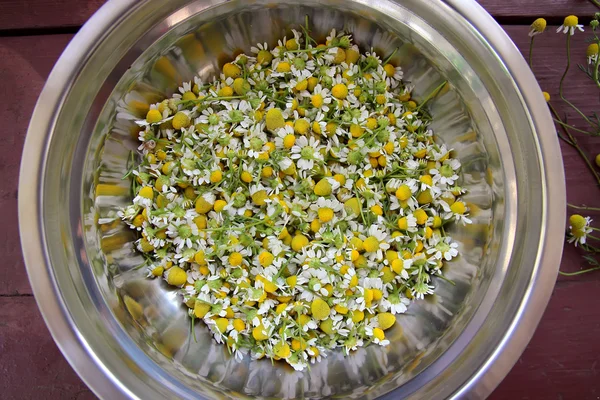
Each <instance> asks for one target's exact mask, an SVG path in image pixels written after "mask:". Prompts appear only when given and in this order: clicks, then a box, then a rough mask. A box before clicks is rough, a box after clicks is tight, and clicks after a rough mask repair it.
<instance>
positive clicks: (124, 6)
mask: <svg viewBox="0 0 600 400" xmlns="http://www.w3.org/2000/svg"><path fill="white" fill-rule="evenodd" d="M440 1H442V2H443V3H445V4H446V5H447V6H449V7H450V8H452V9H453V10H455V11H456V12H457V14H459V15H460V16H462V18H464V19H465V20H466V21H467V22H468V23H470V24H471V25H472V26H473V27H474V28H475V29H476V30H477V31H478V32H479V33H480V35H481V36H482V37H483V38H484V39H485V41H487V42H488V43H489V44H490V45H491V46H492V47H493V49H494V51H495V52H496V53H497V54H498V55H499V57H500V58H501V60H502V61H503V62H504V65H505V67H506V69H507V70H508V71H509V72H510V74H511V76H512V77H513V79H514V81H515V84H516V86H517V89H518V90H519V92H520V93H521V94H522V97H523V99H522V100H523V104H524V105H525V106H526V111H529V117H530V121H531V123H532V125H533V126H534V128H535V131H536V132H542V133H543V132H552V131H553V129H554V125H553V123H552V119H551V117H550V114H549V111H548V109H547V106H546V103H545V101H544V99H543V95H542V92H541V90H540V88H539V85H538V84H537V81H536V80H535V77H534V75H533V73H532V72H531V70H530V69H529V67H528V66H527V64H526V62H525V60H524V59H523V57H522V56H521V54H520V51H519V50H518V48H517V47H516V46H515V44H514V43H513V42H512V41H511V39H510V38H509V37H508V35H507V34H506V32H505V31H504V30H503V29H502V28H501V27H500V25H498V23H496V21H495V20H494V19H493V18H492V17H491V16H490V15H489V14H488V13H487V12H486V11H485V10H484V9H483V8H482V7H481V6H480V5H479V4H478V3H477V2H476V1H475V0H440ZM136 6H139V2H138V1H137V0H120V1H116V0H113V1H108V2H107V3H105V4H104V5H103V6H102V7H101V8H100V9H99V10H98V11H97V12H96V13H95V14H94V15H93V16H92V17H91V18H90V20H89V21H88V22H87V23H86V24H85V25H84V26H83V27H82V28H81V30H80V31H79V32H78V33H77V35H76V36H75V37H74V38H73V39H72V41H71V42H70V43H69V45H68V46H67V48H66V49H65V51H64V52H63V54H62V55H61V57H60V58H59V60H58V61H57V63H56V65H55V66H54V68H53V70H52V72H51V74H50V75H49V77H48V80H47V81H46V84H45V85H44V88H43V90H42V92H41V94H40V97H39V99H38V102H37V104H36V107H35V110H34V112H33V115H32V118H31V122H30V124H29V128H28V131H27V136H26V140H25V145H24V151H23V154H27V155H28V157H27V160H25V159H23V161H22V162H21V168H20V176H19V198H18V204H19V231H20V238H21V244H22V252H23V256H24V259H25V264H26V268H27V273H28V276H29V282H30V284H31V286H32V289H33V292H34V294H35V298H36V302H37V304H38V307H39V309H40V311H41V313H42V316H43V318H44V321H45V323H46V326H47V327H48V329H49V330H50V333H51V334H52V336H53V338H54V340H55V342H56V344H57V345H58V347H59V348H60V350H61V352H62V353H63V355H64V356H65V358H66V359H67V361H68V362H69V363H70V364H71V366H72V367H73V369H74V370H75V371H76V372H77V373H78V375H79V376H80V377H81V379H82V380H83V381H84V382H85V383H86V384H87V385H88V386H89V387H90V388H91V389H92V390H93V392H94V393H95V394H96V395H98V396H100V397H104V398H137V396H136V394H135V393H134V392H132V391H131V390H130V389H129V388H127V387H125V386H124V385H123V384H122V383H121V382H120V380H119V379H118V377H116V376H115V375H114V374H113V373H112V372H111V371H110V370H109V369H108V368H106V367H105V366H104V365H103V364H102V363H101V362H99V360H98V359H97V358H96V356H95V354H94V352H93V351H91V348H90V347H89V345H88V343H87V342H86V339H85V337H83V336H82V335H81V334H80V333H79V331H78V330H77V327H76V324H75V322H74V320H73V318H72V316H71V315H70V314H69V311H68V307H67V305H66V304H65V302H64V300H63V298H62V296H61V295H60V289H59V287H58V285H57V282H56V279H55V277H54V274H53V273H52V267H51V265H50V263H49V254H48V250H47V242H46V238H45V236H44V234H43V232H44V229H43V220H42V216H43V212H42V204H43V199H42V194H43V192H44V191H43V190H42V187H43V185H44V179H43V176H42V172H43V171H45V167H46V165H45V164H46V162H47V160H46V155H47V150H48V146H49V141H48V135H47V133H48V132H51V131H52V130H53V129H54V127H55V125H56V122H57V119H58V113H56V112H55V111H56V110H57V109H58V108H59V107H60V105H61V104H62V103H63V102H64V99H65V98H66V97H67V95H68V89H69V88H70V87H71V85H72V84H73V83H74V80H75V78H74V77H76V76H77V73H78V71H79V69H80V68H81V67H82V66H83V65H85V63H86V61H87V59H88V58H89V56H90V54H92V53H93V52H94V50H95V46H96V43H97V42H98V41H99V40H101V38H102V37H103V36H104V35H105V32H106V27H109V26H111V25H113V24H114V23H115V22H116V21H118V20H119V19H120V18H121V17H122V16H123V15H125V14H126V13H127V12H131V10H132V9H134V8H136ZM48 105H52V106H50V107H48ZM40 127H42V128H46V129H40ZM535 139H536V141H537V143H536V144H537V146H538V150H539V152H540V154H541V155H542V157H540V164H541V165H540V166H541V178H542V192H543V196H542V198H543V201H544V202H543V204H542V227H541V230H542V233H541V236H540V241H539V247H538V249H537V260H536V265H535V267H534V269H533V274H532V277H531V280H530V282H529V283H528V286H527V290H526V291H525V296H524V297H523V299H522V301H521V303H520V307H519V309H518V311H517V312H516V314H515V315H514V317H513V319H512V322H511V324H510V325H509V327H508V329H507V330H506V332H505V334H504V336H503V337H502V340H501V341H500V343H499V345H498V346H497V347H496V348H495V349H494V350H493V352H491V354H490V355H488V356H487V357H486V360H485V362H484V363H483V364H482V365H481V366H480V367H478V369H477V372H476V373H475V374H474V375H472V376H471V377H470V378H469V380H467V381H466V382H465V383H464V384H463V385H462V386H461V387H460V388H458V389H457V390H456V391H455V392H454V393H453V395H452V397H462V396H465V395H467V394H469V393H472V394H476V396H478V397H479V396H481V397H485V396H487V395H488V394H490V393H491V392H492V390H493V389H494V388H495V387H496V386H497V385H498V384H499V383H500V381H501V380H502V379H503V378H504V377H505V376H506V375H507V374H508V372H509V371H510V369H511V368H512V366H513V365H514V364H515V362H516V361H517V359H518V358H519V356H520V355H521V353H522V352H523V350H524V349H525V347H526V345H527V343H528V342H529V341H530V339H531V337H532V336H533V333H534V331H535V329H536V327H537V325H538V323H539V321H540V319H541V317H542V314H543V311H544V309H545V307H546V305H547V304H548V301H549V299H550V295H551V293H552V290H553V288H554V282H555V278H556V274H557V272H558V267H559V262H560V259H561V255H562V248H563V236H562V232H563V230H564V221H565V215H566V210H565V207H566V195H565V180H564V170H563V164H562V156H561V153H560V147H559V145H558V140H557V138H556V136H555V135H538V136H537V137H536V138H535ZM550 178H551V179H552V184H551V185H550V184H549V181H550Z"/></svg>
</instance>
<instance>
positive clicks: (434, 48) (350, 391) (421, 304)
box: [47, 0, 518, 398]
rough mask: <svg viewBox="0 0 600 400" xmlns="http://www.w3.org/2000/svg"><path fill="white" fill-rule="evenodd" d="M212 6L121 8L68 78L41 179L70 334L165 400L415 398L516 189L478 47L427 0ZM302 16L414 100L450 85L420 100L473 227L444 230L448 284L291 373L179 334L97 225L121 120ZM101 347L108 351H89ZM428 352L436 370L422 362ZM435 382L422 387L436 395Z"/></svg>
mask: <svg viewBox="0 0 600 400" xmlns="http://www.w3.org/2000/svg"><path fill="white" fill-rule="evenodd" d="M214 3H215V4H214V5H213V4H211V2H208V1H193V2H190V3H185V2H183V1H178V2H173V4H171V5H169V6H164V5H163V6H160V7H159V6H158V5H156V4H154V6H153V7H150V6H149V5H142V6H139V9H138V10H136V11H137V12H136V13H135V16H132V15H134V14H132V15H127V16H124V17H123V20H122V21H121V22H120V24H119V25H118V26H117V27H116V28H115V29H113V30H111V31H109V32H107V33H106V37H105V41H104V42H103V43H101V44H99V48H98V49H97V51H96V53H95V54H94V56H93V57H94V58H92V59H91V60H90V63H91V62H92V61H96V64H95V66H94V67H95V69H89V70H85V71H83V72H82V77H85V76H86V74H87V76H88V77H92V78H96V80H97V81H98V82H100V84H98V85H96V84H89V85H87V86H85V85H82V84H79V86H77V90H78V91H79V92H77V93H75V95H77V96H71V98H72V99H76V98H79V99H82V98H85V99H86V100H83V101H82V100H80V103H79V106H80V107H79V108H77V102H76V100H71V101H72V104H71V105H72V106H75V108H77V109H78V111H77V113H74V114H72V115H71V119H70V121H71V123H73V126H77V127H81V130H80V131H78V132H81V134H77V135H76V136H71V137H73V138H74V141H73V142H71V144H60V145H58V144H52V145H53V146H55V147H56V146H64V147H63V148H62V149H60V148H56V149H55V151H53V152H52V154H55V156H54V158H55V160H54V162H55V163H56V165H59V166H62V167H59V168H58V171H61V172H60V173H59V174H57V176H56V177H55V178H53V179H60V180H63V181H66V182H68V184H67V186H68V187H69V190H67V191H66V192H67V195H68V196H69V199H68V200H67V203H69V204H72V207H71V208H70V209H71V211H70V212H68V213H67V215H64V216H63V215H62V214H60V213H59V215H58V216H57V218H58V219H64V220H65V221H67V222H66V223H65V224H64V227H66V228H65V230H64V231H62V232H61V234H64V236H60V235H59V237H62V238H63V243H64V246H63V248H62V249H60V251H59V250H56V251H55V253H56V252H62V254H61V255H60V256H62V257H66V259H68V260H71V262H66V263H65V267H64V269H65V275H63V276H62V277H59V279H70V280H71V282H72V283H73V286H74V287H75V290H74V291H72V293H69V294H67V293H66V292H65V293H64V296H71V297H75V298H79V299H80V303H81V304H80V305H79V306H76V307H75V306H74V307H73V309H72V310H71V313H72V314H73V315H80V319H79V320H80V321H81V324H82V325H85V324H86V319H87V323H89V325H87V326H82V327H81V329H82V330H83V331H86V330H87V331H89V330H94V329H95V330H96V332H95V333H90V338H89V346H90V348H91V349H95V350H93V351H95V352H97V353H98V354H99V355H98V357H100V359H101V360H102V362H103V363H104V365H105V366H106V368H107V369H108V370H111V371H113V373H114V374H115V375H116V376H120V377H123V376H124V375H128V374H133V375H135V377H133V378H122V381H123V382H124V383H123V384H127V382H129V384H130V389H131V391H132V393H143V390H145V389H142V388H148V387H150V388H152V389H153V390H154V391H155V393H160V394H163V395H168V396H181V397H192V396H197V395H203V396H207V397H224V398H229V397H236V396H260V397H282V398H298V397H311V398H318V397H328V396H344V397H363V396H364V397H376V396H379V395H384V394H385V393H388V392H390V391H392V390H396V391H395V392H394V396H402V395H408V394H410V393H413V392H415V390H417V388H419V387H421V386H423V385H424V384H425V383H427V382H428V381H429V380H431V379H432V378H433V377H434V376H436V375H437V374H439V372H440V371H444V370H446V367H447V366H448V365H450V364H452V362H453V361H454V359H455V358H456V357H457V356H458V355H459V353H460V350H459V349H456V348H453V347H452V346H453V344H455V343H456V342H457V339H458V338H459V337H462V340H463V341H464V340H466V343H468V341H469V339H470V338H471V337H472V336H473V335H474V334H475V331H476V329H477V325H476V324H475V325H474V323H475V322H476V323H477V324H480V323H481V322H482V321H483V319H484V317H481V318H480V319H478V320H477V321H475V322H474V319H473V316H474V315H475V314H476V312H478V311H480V312H483V313H485V311H486V307H487V309H489V307H491V304H492V303H493V301H494V299H495V298H496V296H497V294H498V290H499V288H500V285H501V284H502V281H503V279H504V277H505V275H506V273H507V262H508V259H509V255H510V253H511V250H512V245H513V242H514V239H515V238H514V234H512V233H509V232H507V230H506V229H505V226H506V224H507V223H508V224H511V223H512V222H511V221H507V215H506V209H507V208H511V207H515V204H516V202H515V200H516V187H511V188H510V189H509V188H507V187H506V186H505V182H507V181H512V180H514V178H513V175H514V166H513V163H514V160H513V157H514V155H515V154H518V150H515V151H516V152H517V153H515V151H509V152H506V149H507V148H511V147H512V146H509V145H508V139H507V138H508V133H507V127H506V122H503V118H502V117H501V115H500V113H501V112H500V111H499V108H501V105H499V104H498V103H499V102H500V100H499V98H498V97H494V96H493V95H494V94H495V92H494V90H498V88H497V87H496V86H494V87H490V85H489V84H488V82H490V80H491V79H492V75H493V74H494V71H493V70H492V69H491V68H490V69H486V67H485V63H484V61H483V60H482V59H480V57H481V56H482V53H481V52H485V51H489V50H486V48H485V46H481V45H478V46H471V43H470V41H474V43H475V42H477V41H478V40H479V39H478V38H477V37H476V35H471V36H469V37H468V38H467V39H465V38H464V37H463V38H460V39H458V37H459V36H460V34H459V33H460V32H461V29H462V30H464V32H471V28H470V27H469V26H468V24H466V23H464V22H463V25H464V26H458V28H457V27H456V26H455V27H453V28H452V29H451V30H450V28H449V27H448V26H446V25H447V24H449V23H450V22H449V21H450V20H451V19H452V18H456V19H457V21H458V17H456V16H454V14H453V10H452V9H450V8H449V7H447V6H446V5H445V4H444V3H441V2H439V3H438V2H436V4H435V7H432V6H431V5H424V4H419V3H420V2H418V1H414V2H406V4H403V5H399V4H396V3H394V2H387V1H382V2H377V4H372V2H362V1H354V2H345V1H330V2H326V3H322V2H318V1H314V0H310V1H306V2H302V3H300V2H292V1H283V2H278V3H276V4H273V3H269V2H267V1H262V0H261V1H252V2H245V1H235V0H234V1H229V2H224V3H221V2H220V1H215V2H214ZM430 7H431V8H430ZM306 15H308V17H309V21H310V23H311V27H312V29H313V31H314V34H315V35H316V36H317V37H318V38H321V39H323V38H324V37H325V36H326V34H327V33H328V32H329V30H330V29H331V28H335V29H337V30H346V31H349V32H350V33H352V35H353V37H354V39H355V41H356V43H357V44H358V45H359V46H360V47H361V50H363V51H364V50H369V49H371V48H374V49H375V50H376V51H377V53H378V54H379V55H380V56H382V57H386V56H387V55H389V54H391V53H392V52H393V51H394V49H395V48H398V51H397V52H396V53H395V55H394V57H393V58H392V62H393V63H396V64H397V65H400V66H402V67H403V69H404V76H405V78H404V79H405V81H408V82H410V83H411V84H412V85H414V87H415V89H414V95H415V98H416V99H417V100H422V99H424V98H425V97H426V96H427V95H428V94H429V93H431V92H432V91H433V90H434V88H436V87H437V86H438V85H439V84H440V83H441V82H443V81H444V80H447V81H448V82H449V83H450V85H449V88H448V90H444V91H442V92H441V93H440V94H439V95H438V96H436V97H435V98H433V99H432V100H431V101H430V103H429V108H430V112H431V114H432V115H433V123H432V129H433V130H434V132H435V134H436V136H437V137H438V138H439V140H440V141H441V142H443V143H445V144H446V145H447V146H448V147H449V148H452V149H454V156H455V157H456V158H458V159H460V161H461V163H462V165H463V169H462V177H461V181H460V184H461V186H463V187H464V188H466V189H467V190H468V194H467V195H466V196H465V200H466V201H467V202H468V206H469V207H470V209H471V218H472V220H473V224H471V225H467V226H463V225H455V226H453V227H452V236H453V237H454V239H455V240H456V241H457V242H458V243H459V249H460V252H461V254H462V256H461V257H459V258H458V259H456V260H455V261H453V262H450V263H448V264H447V265H446V266H445V267H444V271H445V274H446V277H447V278H448V279H449V280H451V281H453V282H454V284H451V283H449V282H448V281H444V280H440V279H436V280H435V281H434V285H435V286H436V292H435V295H433V296H430V297H428V298H426V299H425V300H421V301H416V302H414V303H413V304H412V305H411V306H410V308H409V310H408V312H407V313H406V314H404V315H402V316H400V317H399V318H398V323H397V326H396V327H395V328H393V329H392V330H391V331H390V334H389V335H388V336H389V339H390V341H391V344H390V345H389V346H388V347H385V348H383V347H379V346H369V347H367V348H361V349H359V350H358V351H356V352H354V353H352V354H351V355H350V356H347V357H344V356H343V355H342V354H341V353H335V352H334V353H330V354H328V356H327V358H325V359H323V361H321V362H320V363H317V364H315V365H313V366H312V367H311V368H310V370H306V371H303V372H297V371H294V370H293V369H291V368H289V367H288V366H286V365H283V364H282V363H274V364H273V363H271V362H270V361H267V360H258V361H257V360H250V359H244V360H241V361H239V360H234V359H233V358H232V357H231V356H230V355H229V354H228V353H227V350H226V349H225V348H224V347H223V346H221V345H219V344H217V343H215V342H214V341H213V340H212V338H211V335H210V334H209V333H208V331H207V329H206V327H205V326H204V324H203V323H198V322H197V323H196V324H195V326H194V327H193V329H191V328H190V320H189V317H188V316H187V312H186V308H185V307H184V306H182V304H181V299H180V297H179V295H178V293H177V292H176V291H174V290H172V289H170V288H168V287H167V285H166V284H165V283H164V282H162V281H161V280H150V279H147V278H146V274H147V272H146V270H145V268H140V266H141V265H142V264H143V263H144V259H143V257H141V256H140V255H139V254H138V253H137V252H136V250H135V249H134V246H133V241H134V240H135V239H136V237H135V235H134V234H133V233H132V232H131V231H130V230H129V229H128V228H127V227H125V226H124V225H122V224H120V223H113V222H111V221H110V219H111V218H114V216H115V215H116V212H117V211H118V209H119V208H120V207H122V206H125V205H126V204H127V203H128V202H129V201H131V193H130V186H129V181H128V180H124V179H122V177H123V176H124V174H125V173H126V171H127V170H128V162H129V156H130V152H131V151H134V152H135V151H136V149H137V146H138V143H137V142H136V140H135V139H134V138H135V137H136V136H137V135H136V133H137V131H138V127H137V125H136V124H135V123H134V120H135V119H139V118H143V117H144V116H145V113H146V111H147V108H148V105H149V104H152V103H154V102H156V101H158V100H160V99H162V98H164V97H165V96H169V95H170V94H172V93H173V92H174V91H175V90H177V87H178V86H179V84H180V83H181V82H182V81H187V80H190V79H192V78H193V76H194V75H196V74H198V75H200V77H202V78H203V79H209V78H212V76H214V75H215V74H216V73H217V71H219V70H220V67H221V66H222V65H223V64H224V63H225V62H227V61H229V60H230V59H232V58H233V56H234V55H236V54H238V53H239V52H249V51H250V47H251V46H253V45H255V44H256V43H258V42H261V43H262V42H267V43H268V44H269V45H270V46H272V45H274V44H275V43H276V41H277V39H279V38H281V37H283V36H284V35H286V34H287V35H288V36H289V34H290V29H291V28H294V27H298V26H299V25H301V24H303V22H304V19H305V16H306ZM436 24H437V25H436ZM123 26H129V27H128V28H123ZM471 33H472V32H471ZM111 46H112V47H111ZM478 52H479V53H478ZM86 68H91V66H88V67H86ZM497 68H500V71H502V68H501V66H499V67H497ZM91 71H94V72H93V73H92V72H91ZM81 79H83V78H81ZM86 95H87V97H86ZM63 120H64V121H63V123H64V122H65V121H69V119H68V118H67V119H64V118H63ZM504 121H506V119H505V120H504ZM63 126H64V127H67V126H68V125H66V124H65V125H63ZM509 128H511V127H510V126H509ZM511 129H512V128H511ZM511 129H509V130H511ZM74 131H77V130H76V129H75V130H74ZM65 135H67V136H68V135H75V133H73V132H67V133H65ZM500 154H502V157H501V156H500ZM51 162H52V161H51ZM66 164H68V168H67V166H66ZM55 205H56V204H54V206H55ZM74 210H75V211H74ZM55 233H56V232H55ZM47 234H48V233H47ZM484 300H485V301H484ZM84 316H85V317H84ZM465 335H466V336H465ZM92 336H93V337H92ZM465 338H466V339H465ZM102 346H104V348H106V349H110V351H109V350H107V351H106V354H104V355H103V354H102V352H103V351H102V350H100V349H102V348H103V347H102ZM108 353H111V355H110V357H109V355H108ZM443 354H446V359H444V360H443V362H444V364H439V363H437V364H436V362H439V361H440V357H441V356H442V355H443ZM448 354H451V356H448ZM450 370H451V369H450ZM428 371H430V372H429V373H428ZM446 373H451V372H448V371H447V370H446ZM456 379H462V378H461V377H457V378H456ZM448 382H450V381H448ZM432 390H433V389H432ZM435 390H437V392H435V391H434V392H431V393H430V394H435V393H438V394H439V393H443V390H444V389H440V388H437V389H435ZM146 393H147V392H146Z"/></svg>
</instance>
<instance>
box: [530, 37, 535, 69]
mask: <svg viewBox="0 0 600 400" xmlns="http://www.w3.org/2000/svg"><path fill="white" fill-rule="evenodd" d="M534 39H535V35H533V36H532V37H531V41H530V42H529V68H531V70H532V71H533V64H532V63H531V57H532V56H533V40H534Z"/></svg>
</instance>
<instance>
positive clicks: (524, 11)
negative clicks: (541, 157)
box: [0, 0, 597, 30]
mask: <svg viewBox="0 0 600 400" xmlns="http://www.w3.org/2000/svg"><path fill="white" fill-rule="evenodd" d="M115 1H116V0H115ZM478 1H479V3H480V4H481V5H482V6H483V7H484V8H485V9H486V10H487V11H488V12H489V13H490V14H492V15H493V16H494V17H500V18H510V17H518V18H519V21H522V20H523V19H524V18H537V17H564V16H567V15H569V14H577V15H579V16H591V15H592V14H593V13H594V12H596V11H597V8H596V7H595V6H594V5H592V4H591V3H590V2H589V0H552V1H540V0H478ZM104 3H105V0H0V29H2V30H10V29H41V28H56V27H76V26H81V25H83V23H85V21H87V20H88V19H89V18H90V17H91V16H92V14H93V13H94V12H95V11H96V10H97V9H98V8H100V6H102V4H104Z"/></svg>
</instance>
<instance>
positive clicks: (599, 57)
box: [593, 54, 600, 88]
mask: <svg viewBox="0 0 600 400" xmlns="http://www.w3.org/2000/svg"><path fill="white" fill-rule="evenodd" d="M599 66H600V55H599V54H596V63H595V64H594V74H593V78H594V82H596V86H598V88H600V80H598V67H599Z"/></svg>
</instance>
